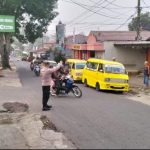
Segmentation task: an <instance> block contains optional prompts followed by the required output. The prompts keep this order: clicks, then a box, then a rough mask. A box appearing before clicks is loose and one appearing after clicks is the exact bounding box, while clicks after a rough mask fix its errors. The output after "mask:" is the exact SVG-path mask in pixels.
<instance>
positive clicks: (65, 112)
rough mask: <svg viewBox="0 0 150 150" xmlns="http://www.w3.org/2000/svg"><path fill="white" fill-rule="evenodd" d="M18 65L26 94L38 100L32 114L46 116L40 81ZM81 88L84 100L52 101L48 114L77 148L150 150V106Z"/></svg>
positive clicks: (22, 65) (120, 96)
mask: <svg viewBox="0 0 150 150" xmlns="http://www.w3.org/2000/svg"><path fill="white" fill-rule="evenodd" d="M16 64H17V68H18V72H19V76H20V79H21V82H22V84H23V88H24V91H25V92H28V93H27V95H29V94H32V97H34V100H32V101H33V102H31V105H32V106H31V111H36V112H42V111H41V82H40V78H39V77H35V75H34V73H33V72H31V71H30V69H29V63H26V62H17V63H16ZM79 86H80V88H81V89H82V91H83V97H82V98H80V99H76V98H74V97H73V95H69V96H68V97H59V98H58V97H56V98H51V99H50V104H52V105H53V109H52V110H51V111H49V112H44V114H46V115H47V116H48V117H49V118H50V119H51V120H52V121H53V123H55V125H56V126H57V128H58V129H59V130H61V131H63V132H64V133H65V135H66V136H67V137H68V138H69V139H70V140H71V141H73V142H74V144H75V146H76V147H77V148H79V149H145V148H146V149H149V148H150V119H149V118H150V107H149V106H147V105H144V104H141V103H138V102H135V101H132V100H128V99H127V98H126V96H125V95H121V94H117V93H110V92H97V91H95V90H94V89H92V88H85V87H83V85H82V84H79ZM32 109H33V110H32Z"/></svg>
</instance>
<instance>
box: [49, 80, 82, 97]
mask: <svg viewBox="0 0 150 150" xmlns="http://www.w3.org/2000/svg"><path fill="white" fill-rule="evenodd" d="M54 90H55V91H56V95H57V96H59V95H68V94H69V93H73V95H74V96H75V97H76V98H80V97H82V91H81V89H80V88H79V87H78V86H77V85H75V84H74V81H73V80H72V79H70V78H66V79H64V80H62V79H60V80H56V81H55V87H54ZM52 96H53V95H52Z"/></svg>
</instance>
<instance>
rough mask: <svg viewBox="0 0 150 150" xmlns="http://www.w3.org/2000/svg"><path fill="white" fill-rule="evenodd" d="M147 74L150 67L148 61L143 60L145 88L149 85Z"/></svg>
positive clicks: (149, 73) (149, 71) (149, 72)
mask: <svg viewBox="0 0 150 150" xmlns="http://www.w3.org/2000/svg"><path fill="white" fill-rule="evenodd" d="M149 75H150V68H149V64H148V61H145V63H144V85H145V87H146V88H148V87H149Z"/></svg>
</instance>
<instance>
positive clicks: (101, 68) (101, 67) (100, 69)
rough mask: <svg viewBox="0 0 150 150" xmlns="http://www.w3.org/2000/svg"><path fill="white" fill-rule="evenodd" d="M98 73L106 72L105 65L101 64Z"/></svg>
mask: <svg viewBox="0 0 150 150" xmlns="http://www.w3.org/2000/svg"><path fill="white" fill-rule="evenodd" d="M98 71H99V72H103V71H104V69H103V64H99V68H98Z"/></svg>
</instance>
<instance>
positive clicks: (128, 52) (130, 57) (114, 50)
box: [104, 42, 146, 70]
mask: <svg viewBox="0 0 150 150" xmlns="http://www.w3.org/2000/svg"><path fill="white" fill-rule="evenodd" d="M104 48H105V53H104V59H107V60H112V58H113V57H116V59H117V61H119V62H121V63H123V64H124V65H125V66H126V68H127V69H129V70H130V69H131V70H132V69H133V70H134V69H136V70H141V69H142V68H143V64H144V61H145V58H146V50H145V49H132V48H119V47H115V46H114V42H104Z"/></svg>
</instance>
